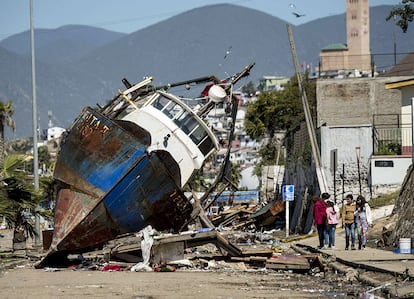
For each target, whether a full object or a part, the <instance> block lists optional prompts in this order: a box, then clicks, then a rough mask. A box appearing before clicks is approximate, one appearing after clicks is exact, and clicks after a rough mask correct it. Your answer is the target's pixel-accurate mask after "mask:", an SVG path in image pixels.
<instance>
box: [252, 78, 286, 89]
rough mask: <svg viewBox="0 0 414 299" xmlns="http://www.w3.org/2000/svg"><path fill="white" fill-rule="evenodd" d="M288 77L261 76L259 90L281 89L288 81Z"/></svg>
mask: <svg viewBox="0 0 414 299" xmlns="http://www.w3.org/2000/svg"><path fill="white" fill-rule="evenodd" d="M289 80H290V79H289V78H288V77H277V76H263V77H262V78H261V79H260V80H259V86H258V90H259V91H270V90H283V89H284V88H285V86H286V84H288V83H289Z"/></svg>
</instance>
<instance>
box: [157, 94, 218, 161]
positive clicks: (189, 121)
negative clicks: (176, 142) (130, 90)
mask: <svg viewBox="0 0 414 299" xmlns="http://www.w3.org/2000/svg"><path fill="white" fill-rule="evenodd" d="M152 105H153V106H154V107H155V108H157V109H158V110H160V111H162V112H163V113H164V114H165V115H167V116H168V117H169V118H170V119H172V120H173V121H174V123H175V124H176V125H177V126H178V127H179V128H180V129H181V130H182V131H183V132H184V133H185V134H187V135H188V136H189V137H190V138H191V140H192V141H193V142H194V143H195V144H196V145H197V146H198V147H199V148H200V150H201V152H202V153H203V154H204V155H207V154H208V153H209V152H210V151H211V150H212V149H213V148H214V143H213V141H212V140H211V138H210V137H209V135H208V133H207V131H206V130H205V129H204V127H203V126H201V125H200V124H199V123H198V120H197V118H195V117H194V116H193V115H192V114H191V113H190V112H188V111H186V110H184V109H183V107H181V106H180V105H178V104H177V103H174V102H173V101H171V100H170V99H167V98H165V97H163V96H160V97H158V98H157V99H156V100H155V101H154V102H153V103H152Z"/></svg>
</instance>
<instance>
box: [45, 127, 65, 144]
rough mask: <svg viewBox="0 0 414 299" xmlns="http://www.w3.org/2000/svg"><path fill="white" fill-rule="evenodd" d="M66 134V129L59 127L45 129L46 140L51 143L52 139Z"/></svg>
mask: <svg viewBox="0 0 414 299" xmlns="http://www.w3.org/2000/svg"><path fill="white" fill-rule="evenodd" d="M64 132H66V129H64V128H60V127H52V128H48V129H47V135H46V140H47V141H51V140H54V139H58V138H60V137H61V136H62V134H63V133H64Z"/></svg>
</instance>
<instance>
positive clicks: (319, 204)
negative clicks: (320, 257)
mask: <svg viewBox="0 0 414 299" xmlns="http://www.w3.org/2000/svg"><path fill="white" fill-rule="evenodd" d="M312 201H313V221H314V223H315V226H316V229H317V231H318V237H319V247H318V248H319V249H322V248H325V249H326V248H328V244H327V240H325V235H326V203H325V201H324V200H323V199H322V198H320V197H319V196H316V195H314V196H312Z"/></svg>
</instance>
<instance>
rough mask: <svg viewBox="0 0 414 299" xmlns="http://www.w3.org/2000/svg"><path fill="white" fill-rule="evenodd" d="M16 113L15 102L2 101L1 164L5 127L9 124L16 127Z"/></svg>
mask: <svg viewBox="0 0 414 299" xmlns="http://www.w3.org/2000/svg"><path fill="white" fill-rule="evenodd" d="M13 114H14V110H13V103H12V102H11V101H9V102H7V103H3V102H0V164H1V163H2V162H3V159H4V129H5V126H8V127H10V128H12V129H13V131H14V130H15V129H16V125H15V122H14V120H13V118H12V116H13Z"/></svg>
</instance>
